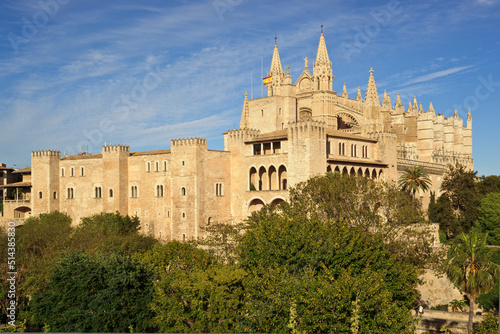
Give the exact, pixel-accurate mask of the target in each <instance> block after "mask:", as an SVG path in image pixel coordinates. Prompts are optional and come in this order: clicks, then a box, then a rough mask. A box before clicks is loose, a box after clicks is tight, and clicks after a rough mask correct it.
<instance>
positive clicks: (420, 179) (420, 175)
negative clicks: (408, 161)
mask: <svg viewBox="0 0 500 334" xmlns="http://www.w3.org/2000/svg"><path fill="white" fill-rule="evenodd" d="M398 185H399V187H400V188H401V190H402V191H405V192H408V193H410V194H411V195H412V196H413V197H415V194H416V193H417V191H420V190H422V191H424V192H425V191H427V190H429V188H430V186H431V179H430V178H429V175H428V174H427V173H425V172H424V168H423V167H407V168H405V170H404V171H403V172H402V173H401V175H400V177H399V180H398Z"/></svg>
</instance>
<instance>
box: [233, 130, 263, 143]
mask: <svg viewBox="0 0 500 334" xmlns="http://www.w3.org/2000/svg"><path fill="white" fill-rule="evenodd" d="M226 134H227V135H228V137H229V139H231V140H236V141H238V140H247V139H251V138H254V137H257V136H259V135H260V130H255V129H238V130H229V131H227V132H226Z"/></svg>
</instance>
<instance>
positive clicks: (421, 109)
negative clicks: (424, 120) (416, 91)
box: [418, 102, 424, 114]
mask: <svg viewBox="0 0 500 334" xmlns="http://www.w3.org/2000/svg"><path fill="white" fill-rule="evenodd" d="M423 112H424V108H422V102H420V106H419V107H418V113H419V114H421V113H423Z"/></svg>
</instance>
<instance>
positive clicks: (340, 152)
mask: <svg viewBox="0 0 500 334" xmlns="http://www.w3.org/2000/svg"><path fill="white" fill-rule="evenodd" d="M339 155H342V143H339Z"/></svg>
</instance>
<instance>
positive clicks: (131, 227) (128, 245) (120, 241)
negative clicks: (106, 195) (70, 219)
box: [73, 212, 157, 255]
mask: <svg viewBox="0 0 500 334" xmlns="http://www.w3.org/2000/svg"><path fill="white" fill-rule="evenodd" d="M139 225H140V222H139V218H138V217H130V216H122V215H120V214H119V213H118V212H117V213H100V214H96V215H93V216H91V217H86V218H83V219H82V222H81V223H80V224H79V225H78V226H77V227H76V228H75V231H74V233H73V242H74V249H83V250H85V251H87V252H89V253H94V252H104V253H112V252H124V253H126V254H128V255H132V254H134V253H136V252H144V251H147V250H149V249H151V248H152V247H153V246H154V245H155V244H156V243H157V241H156V240H155V239H154V238H153V237H148V236H145V235H143V234H140V233H139V229H140V227H139Z"/></svg>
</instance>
